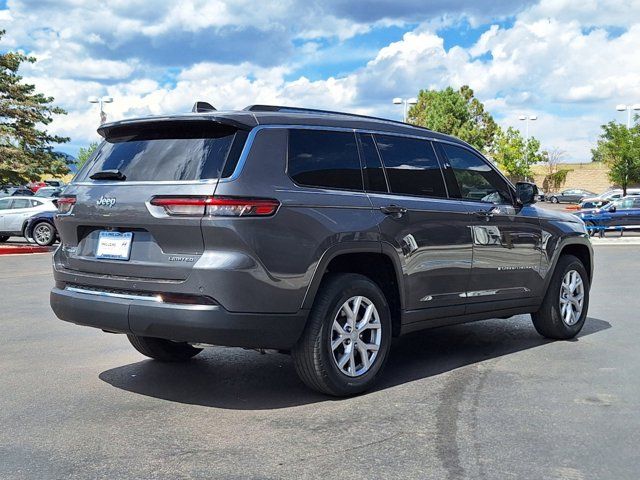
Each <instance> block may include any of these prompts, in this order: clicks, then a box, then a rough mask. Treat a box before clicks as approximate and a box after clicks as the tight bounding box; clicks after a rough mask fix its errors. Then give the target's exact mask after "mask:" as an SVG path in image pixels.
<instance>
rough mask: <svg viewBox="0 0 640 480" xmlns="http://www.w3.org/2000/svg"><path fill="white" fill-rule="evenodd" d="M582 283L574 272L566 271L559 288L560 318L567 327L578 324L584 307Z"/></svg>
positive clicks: (580, 277) (580, 278) (578, 275)
mask: <svg viewBox="0 0 640 480" xmlns="http://www.w3.org/2000/svg"><path fill="white" fill-rule="evenodd" d="M584 295H585V289H584V282H583V281H582V276H581V275H580V273H579V272H578V271H576V270H570V271H568V272H567V273H566V274H565V275H564V277H563V278H562V285H561V287H560V317H561V318H562V321H563V322H564V323H565V324H566V325H569V326H572V325H575V324H576V323H578V321H579V320H580V318H581V316H582V309H583V307H584Z"/></svg>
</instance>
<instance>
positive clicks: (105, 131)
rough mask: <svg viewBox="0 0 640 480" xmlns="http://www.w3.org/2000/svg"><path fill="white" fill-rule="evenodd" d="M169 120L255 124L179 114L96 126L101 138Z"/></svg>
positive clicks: (245, 127) (239, 125)
mask: <svg viewBox="0 0 640 480" xmlns="http://www.w3.org/2000/svg"><path fill="white" fill-rule="evenodd" d="M171 122H176V123H183V122H192V123H196V122H209V123H217V124H219V125H227V126H229V127H234V128H237V129H238V130H251V129H252V128H253V127H254V126H255V125H252V124H247V123H244V122H241V121H238V120H236V119H234V118H231V117H230V116H225V115H220V116H218V115H216V116H208V115H181V116H178V117H177V116H167V117H147V118H134V119H130V120H120V121H118V122H112V123H105V124H104V125H100V127H99V128H98V133H99V134H100V136H101V137H103V138H108V137H109V136H112V133H113V132H114V131H115V130H120V129H123V128H128V127H135V126H137V125H140V126H146V125H153V124H159V125H162V124H167V123H171Z"/></svg>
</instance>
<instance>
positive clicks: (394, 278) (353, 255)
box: [302, 242, 404, 336]
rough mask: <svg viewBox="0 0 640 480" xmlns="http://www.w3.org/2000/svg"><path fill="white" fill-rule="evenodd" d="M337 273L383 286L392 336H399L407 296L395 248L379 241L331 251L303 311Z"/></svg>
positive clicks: (316, 275)
mask: <svg viewBox="0 0 640 480" xmlns="http://www.w3.org/2000/svg"><path fill="white" fill-rule="evenodd" d="M336 272H341V273H359V274H361V275H365V276H366V277H368V278H370V279H371V280H372V281H374V282H375V283H376V284H377V285H378V287H380V289H381V290H382V291H383V292H384V294H385V297H386V298H387V301H388V302H389V309H390V310H391V320H392V323H393V335H394V336H397V335H398V334H399V333H400V325H401V323H400V321H401V311H402V309H403V307H404V296H403V294H402V292H403V277H402V268H401V266H400V265H399V261H398V259H397V253H396V251H395V250H394V249H393V247H392V246H391V245H388V244H384V243H382V244H381V243H378V242H371V243H369V242H366V243H365V242H362V243H354V244H351V245H345V244H340V245H335V246H334V247H332V248H329V249H328V250H327V251H326V252H325V253H324V254H323V255H322V257H321V258H320V261H319V262H318V265H317V267H316V270H315V273H314V275H313V279H312V281H311V283H310V284H309V287H308V289H307V292H306V294H305V297H304V300H303V303H302V308H303V309H310V308H311V307H312V306H313V302H314V299H315V297H316V294H317V292H318V289H319V288H320V285H321V283H322V279H323V278H324V276H325V275H326V274H327V273H336Z"/></svg>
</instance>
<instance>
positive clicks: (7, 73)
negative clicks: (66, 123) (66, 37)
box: [0, 30, 69, 184]
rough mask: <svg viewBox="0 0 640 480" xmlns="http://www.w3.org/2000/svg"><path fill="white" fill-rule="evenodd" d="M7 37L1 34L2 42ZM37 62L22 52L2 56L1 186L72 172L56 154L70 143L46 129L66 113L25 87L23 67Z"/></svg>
mask: <svg viewBox="0 0 640 480" xmlns="http://www.w3.org/2000/svg"><path fill="white" fill-rule="evenodd" d="M4 34H5V31H4V30H0V40H1V39H2V37H3V36H4ZM35 61H36V59H35V58H33V57H28V56H25V55H23V54H21V53H18V52H5V53H1V54H0V184H3V183H24V182H26V181H29V180H39V179H40V178H42V176H43V175H53V176H59V175H65V174H67V173H68V172H69V168H68V167H67V161H66V159H65V158H64V156H61V155H59V154H56V153H54V152H53V145H54V144H59V143H64V142H68V141H69V139H68V138H65V137H59V136H56V135H51V134H49V133H48V132H47V131H46V130H45V129H44V126H46V125H49V124H50V123H51V122H52V120H53V116H54V115H57V114H65V113H66V112H65V111H64V110H63V109H62V108H59V107H56V106H54V105H52V102H53V98H52V97H46V96H44V95H43V94H41V93H36V91H35V86H34V85H29V84H26V83H23V82H22V77H21V76H20V75H18V69H19V68H20V65H21V64H22V63H25V62H26V63H34V62H35Z"/></svg>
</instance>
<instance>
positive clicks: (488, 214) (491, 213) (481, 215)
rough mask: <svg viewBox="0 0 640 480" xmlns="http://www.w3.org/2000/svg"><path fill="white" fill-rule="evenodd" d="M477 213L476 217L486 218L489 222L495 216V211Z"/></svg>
mask: <svg viewBox="0 0 640 480" xmlns="http://www.w3.org/2000/svg"><path fill="white" fill-rule="evenodd" d="M475 213H476V217H480V218H486V219H487V220H489V219H490V218H491V217H493V215H494V213H493V210H478V211H477V212H475Z"/></svg>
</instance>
